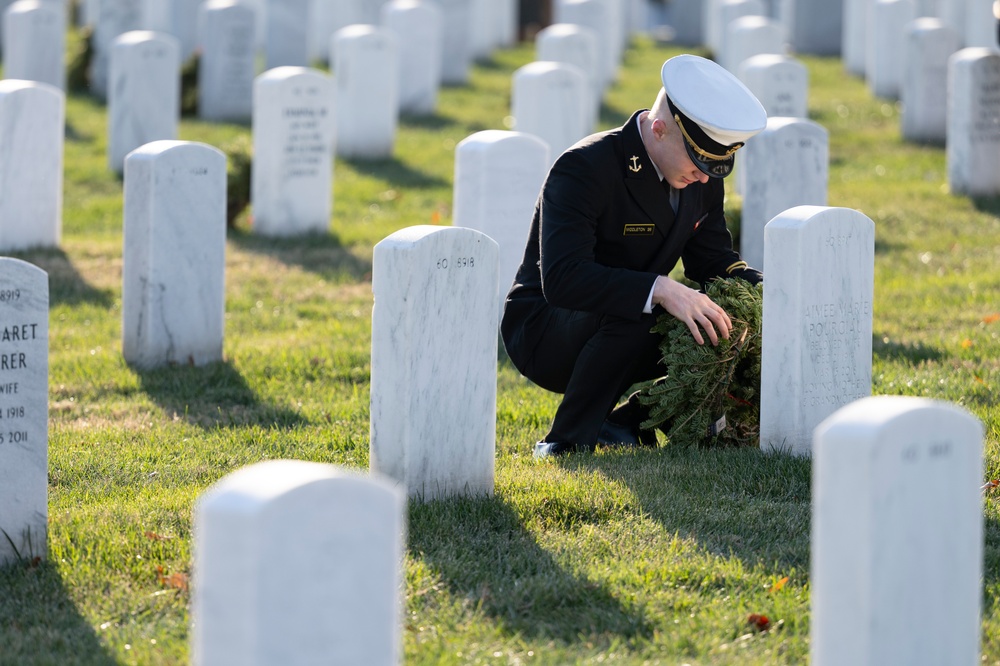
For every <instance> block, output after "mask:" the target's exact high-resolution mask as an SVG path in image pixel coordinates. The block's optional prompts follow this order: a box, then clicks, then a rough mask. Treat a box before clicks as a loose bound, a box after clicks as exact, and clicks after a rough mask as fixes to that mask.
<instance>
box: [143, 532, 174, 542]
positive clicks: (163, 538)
mask: <svg viewBox="0 0 1000 666" xmlns="http://www.w3.org/2000/svg"><path fill="white" fill-rule="evenodd" d="M145 535H146V538H147V539H149V540H150V541H166V540H167V539H173V537H172V536H164V535H162V534H157V533H156V532H149V531H146V532H145Z"/></svg>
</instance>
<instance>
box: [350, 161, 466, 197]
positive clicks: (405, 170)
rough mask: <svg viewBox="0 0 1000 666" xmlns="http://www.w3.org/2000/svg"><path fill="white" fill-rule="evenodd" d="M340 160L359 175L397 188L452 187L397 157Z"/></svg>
mask: <svg viewBox="0 0 1000 666" xmlns="http://www.w3.org/2000/svg"><path fill="white" fill-rule="evenodd" d="M339 159H341V160H343V161H344V162H345V163H346V164H349V165H351V167H352V168H353V169H354V170H355V171H357V172H358V173H363V174H365V175H368V176H374V177H375V178H380V179H381V180H384V181H386V182H388V183H390V184H391V185H394V186H396V187H404V188H406V189H416V190H419V189H426V188H432V187H449V188H450V187H451V183H449V182H448V181H447V180H445V179H444V178H441V177H439V176H432V175H428V174H426V173H424V172H423V171H418V170H417V169H414V168H413V167H411V166H410V165H409V164H407V163H406V162H403V161H401V160H400V159H398V158H396V157H385V158H380V159H360V158H356V157H342V158H339Z"/></svg>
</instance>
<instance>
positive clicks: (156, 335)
mask: <svg viewBox="0 0 1000 666" xmlns="http://www.w3.org/2000/svg"><path fill="white" fill-rule="evenodd" d="M124 246H125V248H124V252H123V266H122V354H123V355H124V357H125V360H126V361H127V362H128V363H129V364H131V365H134V366H135V367H138V368H142V369H148V368H155V367H158V366H163V365H167V364H170V363H178V364H183V365H205V364H207V363H212V362H214V361H221V360H222V336H223V326H224V320H225V270H226V261H225V259H226V257H225V252H226V156H225V155H224V154H223V153H222V151H220V150H218V149H216V148H213V147H212V146H208V145H205V144H201V143H194V142H189V141H154V142H152V143H147V144H146V145H145V146H142V147H141V148H138V149H136V150H134V151H133V152H132V153H130V154H129V156H128V157H127V158H126V159H125V233H124Z"/></svg>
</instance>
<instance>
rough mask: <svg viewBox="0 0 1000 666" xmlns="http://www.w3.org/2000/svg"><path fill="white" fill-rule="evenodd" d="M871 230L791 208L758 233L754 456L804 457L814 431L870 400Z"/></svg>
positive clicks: (829, 212)
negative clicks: (760, 290) (760, 272)
mask: <svg viewBox="0 0 1000 666" xmlns="http://www.w3.org/2000/svg"><path fill="white" fill-rule="evenodd" d="M874 264H875V224H874V223H873V222H872V221H871V220H870V219H869V218H868V217H866V216H865V215H864V214H863V213H859V212H858V211H856V210H851V209H848V208H824V207H820V206H797V207H795V208H791V209H789V210H786V211H784V212H783V213H781V214H780V215H778V216H777V217H775V218H774V219H772V220H771V221H770V222H768V223H767V226H766V227H765V228H764V274H765V275H766V276H767V279H766V280H764V312H763V325H762V329H763V339H762V345H761V349H762V350H763V353H762V357H761V373H760V446H761V449H763V450H765V451H768V450H775V449H776V450H781V451H786V452H790V453H794V454H798V455H808V454H809V453H810V450H811V442H812V432H813V429H814V428H815V427H816V426H817V425H819V423H820V422H821V421H822V420H823V419H825V418H826V417H827V416H829V415H830V414H832V413H833V412H835V411H836V410H837V409H839V408H840V407H843V406H844V405H846V404H848V403H850V402H853V401H855V400H857V399H858V398H863V397H867V396H869V395H871V390H872V294H873V291H874V272H875V269H874Z"/></svg>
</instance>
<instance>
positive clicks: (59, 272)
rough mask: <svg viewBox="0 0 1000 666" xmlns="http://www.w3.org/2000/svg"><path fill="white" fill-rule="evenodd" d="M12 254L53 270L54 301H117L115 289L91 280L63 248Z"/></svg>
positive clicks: (51, 296)
mask: <svg viewBox="0 0 1000 666" xmlns="http://www.w3.org/2000/svg"><path fill="white" fill-rule="evenodd" d="M9 256H11V257H16V258H18V259H22V260H24V261H27V262H28V263H31V264H34V265H35V266H38V267H39V268H41V269H42V270H43V271H45V272H46V273H48V274H49V304H50V305H55V304H60V305H81V304H83V303H89V304H91V305H97V306H100V307H111V305H112V304H114V302H115V296H114V292H113V291H112V290H110V289H98V288H96V287H94V286H92V285H90V284H87V281H86V280H84V279H83V277H82V276H81V275H80V273H79V271H77V270H76V267H75V266H73V263H72V262H71V261H70V260H69V257H67V256H66V253H65V252H63V251H62V250H60V249H55V248H46V249H41V250H30V251H27V252H13V253H10V255H9Z"/></svg>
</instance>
